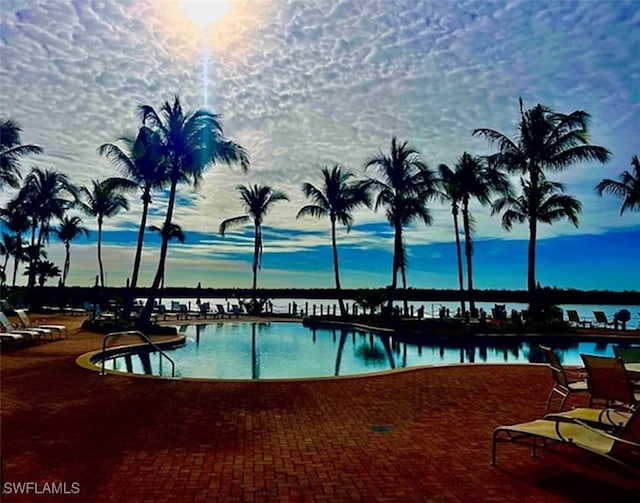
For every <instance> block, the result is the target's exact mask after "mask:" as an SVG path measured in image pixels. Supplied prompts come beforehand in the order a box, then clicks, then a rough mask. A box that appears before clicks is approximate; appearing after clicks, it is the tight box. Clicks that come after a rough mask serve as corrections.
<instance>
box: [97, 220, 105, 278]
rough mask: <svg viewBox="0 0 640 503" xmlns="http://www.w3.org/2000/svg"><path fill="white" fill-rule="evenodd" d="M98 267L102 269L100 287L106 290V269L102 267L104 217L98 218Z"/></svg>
mask: <svg viewBox="0 0 640 503" xmlns="http://www.w3.org/2000/svg"><path fill="white" fill-rule="evenodd" d="M98 267H99V268H100V286H101V287H102V288H104V268H103V266H102V217H98Z"/></svg>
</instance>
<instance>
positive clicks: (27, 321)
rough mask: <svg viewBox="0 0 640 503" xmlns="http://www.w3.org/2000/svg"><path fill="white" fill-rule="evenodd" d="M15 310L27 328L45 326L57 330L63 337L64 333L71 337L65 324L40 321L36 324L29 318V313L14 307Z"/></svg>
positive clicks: (65, 335)
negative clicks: (47, 323)
mask: <svg viewBox="0 0 640 503" xmlns="http://www.w3.org/2000/svg"><path fill="white" fill-rule="evenodd" d="M14 311H15V313H16V315H17V316H18V318H19V319H20V322H21V323H22V325H23V326H24V328H26V329H27V330H29V329H32V328H44V329H48V330H56V331H57V332H58V335H59V336H60V338H61V339H62V336H63V334H64V337H69V330H68V329H67V327H66V326H64V325H42V324H40V323H38V324H37V325H34V324H33V322H32V321H31V320H30V319H29V315H28V314H27V313H26V312H25V311H24V310H23V309H14Z"/></svg>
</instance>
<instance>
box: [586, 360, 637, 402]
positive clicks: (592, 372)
mask: <svg viewBox="0 0 640 503" xmlns="http://www.w3.org/2000/svg"><path fill="white" fill-rule="evenodd" d="M580 357H581V358H582V361H583V362H584V368H585V369H586V371H587V376H588V381H589V392H590V393H591V396H592V398H594V399H600V400H607V401H609V400H613V401H616V402H623V403H627V404H633V403H635V398H634V395H633V387H632V385H631V381H630V380H629V376H628V375H627V371H626V370H625V368H624V363H623V362H622V360H621V359H620V358H611V357H608V356H594V355H580Z"/></svg>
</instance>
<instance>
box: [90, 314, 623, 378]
mask: <svg viewBox="0 0 640 503" xmlns="http://www.w3.org/2000/svg"><path fill="white" fill-rule="evenodd" d="M180 333H181V334H182V335H185V336H186V344H185V345H184V346H181V347H179V348H176V349H172V350H167V351H166V353H167V354H168V355H169V356H171V358H172V359H173V360H174V361H175V364H176V370H177V372H176V376H177V377H189V378H209V379H291V378H312V377H332V376H349V375H357V374H367V373H373V372H381V371H386V370H392V369H400V368H409V367H416V366H423V365H446V364H457V363H540V362H543V361H544V360H543V356H542V352H541V351H540V350H539V348H538V342H532V343H528V342H523V341H518V340H517V339H515V338H514V339H513V340H508V341H507V340H504V339H499V340H497V341H495V342H493V343H491V342H489V343H488V342H486V340H485V341H479V340H478V341H477V342H475V343H469V339H464V340H461V339H460V338H458V339H457V338H456V337H449V338H446V339H442V340H436V341H432V342H430V343H428V344H421V345H417V344H408V343H404V342H397V341H396V340H394V337H393V336H392V335H383V334H379V333H376V332H369V331H365V330H359V329H353V328H323V329H311V328H306V327H304V326H302V325H301V324H299V323H286V322H271V323H246V322H225V323H213V324H208V325H189V326H183V327H181V330H180ZM574 337H575V336H574ZM545 342H547V341H545ZM554 347H555V348H556V350H557V352H558V354H559V356H560V358H561V359H562V361H563V363H564V364H565V365H581V364H582V362H581V360H580V354H581V353H586V354H598V355H608V356H611V355H613V344H609V343H596V342H578V341H577V340H576V339H572V340H571V341H570V342H567V340H566V338H565V339H563V340H562V342H559V343H558V344H554ZM146 354H147V355H148V352H147V353H146ZM94 360H95V359H94ZM100 361H101V360H100ZM94 363H98V362H96V361H94ZM105 366H106V368H107V369H108V370H117V371H122V372H132V373H135V374H152V375H156V376H160V375H163V376H166V375H168V372H169V371H170V368H169V365H167V361H166V360H164V361H163V360H162V359H161V356H160V354H158V353H156V354H154V353H151V357H150V358H149V357H147V356H146V355H145V354H143V356H140V355H138V354H136V353H132V354H131V353H130V354H127V355H124V354H122V353H120V354H118V355H117V356H114V357H108V358H107V359H106V360H105Z"/></svg>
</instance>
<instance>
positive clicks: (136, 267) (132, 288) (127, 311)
mask: <svg viewBox="0 0 640 503" xmlns="http://www.w3.org/2000/svg"><path fill="white" fill-rule="evenodd" d="M148 213H149V197H148V193H145V194H143V196H142V218H141V219H140V228H139V229H138V244H137V245H136V255H135V257H134V259H133V272H132V273H131V282H130V283H129V293H128V295H127V299H126V302H125V305H124V309H123V312H122V317H123V318H124V319H125V320H128V319H129V316H130V315H131V310H132V309H133V301H134V297H135V294H136V287H137V286H138V275H139V273H140V263H141V262H142V246H143V244H144V231H145V229H146V227H147V215H148Z"/></svg>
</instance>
